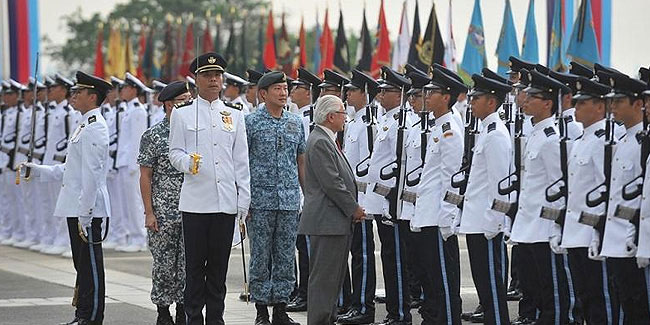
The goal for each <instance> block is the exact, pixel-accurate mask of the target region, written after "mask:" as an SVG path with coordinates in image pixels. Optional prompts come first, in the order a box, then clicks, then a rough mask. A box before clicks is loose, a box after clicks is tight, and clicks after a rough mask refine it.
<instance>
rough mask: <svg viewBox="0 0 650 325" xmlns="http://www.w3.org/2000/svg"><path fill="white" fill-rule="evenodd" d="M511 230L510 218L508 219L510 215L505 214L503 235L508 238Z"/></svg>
mask: <svg viewBox="0 0 650 325" xmlns="http://www.w3.org/2000/svg"><path fill="white" fill-rule="evenodd" d="M511 231H512V219H510V217H508V216H505V223H504V226H503V237H508V238H510V233H511Z"/></svg>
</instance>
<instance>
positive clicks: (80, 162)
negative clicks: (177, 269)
mask: <svg viewBox="0 0 650 325" xmlns="http://www.w3.org/2000/svg"><path fill="white" fill-rule="evenodd" d="M76 77H77V83H76V85H75V86H74V87H73V88H72V90H73V92H74V94H73V96H72V102H73V103H74V105H75V108H76V109H77V110H79V111H80V112H81V113H83V115H82V123H81V124H80V125H79V126H78V127H77V128H76V129H75V131H74V132H73V133H72V135H71V137H70V144H69V148H68V154H67V157H66V162H65V163H63V164H57V165H52V166H45V165H38V164H34V163H27V164H25V165H24V166H26V167H30V168H32V175H31V176H33V177H34V178H37V179H43V180H47V179H61V180H62V182H63V184H62V185H61V190H60V192H59V197H58V200H57V203H56V209H55V211H54V215H55V216H57V217H66V218H67V223H68V231H69V235H70V246H71V249H72V255H73V261H74V267H75V270H76V271H77V279H76V281H75V283H76V289H77V290H76V298H77V304H76V311H75V319H74V320H73V321H72V322H69V323H66V324H79V325H81V324H101V323H102V321H103V318H104V296H105V291H104V262H103V252H102V246H101V241H102V234H101V233H102V222H103V218H106V217H110V204H109V198H108V190H107V189H106V174H107V172H108V170H107V169H108V166H107V165H106V160H107V156H108V141H109V140H108V127H107V125H106V121H105V120H104V118H103V117H102V115H101V109H100V108H99V106H100V105H101V104H102V102H103V101H104V98H105V97H106V93H107V91H108V89H109V88H110V87H111V85H110V84H109V83H107V82H105V81H103V80H102V79H99V78H97V77H93V76H89V75H87V74H85V73H83V72H81V71H78V72H77V75H76Z"/></svg>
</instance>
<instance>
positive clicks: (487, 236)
mask: <svg viewBox="0 0 650 325" xmlns="http://www.w3.org/2000/svg"><path fill="white" fill-rule="evenodd" d="M497 235H499V232H498V231H491V230H485V231H484V232H483V236H485V239H487V240H491V239H494V237H496V236H497Z"/></svg>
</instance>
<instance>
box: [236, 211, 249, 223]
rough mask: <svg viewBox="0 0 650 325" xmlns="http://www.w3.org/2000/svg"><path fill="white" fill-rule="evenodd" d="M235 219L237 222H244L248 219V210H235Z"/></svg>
mask: <svg viewBox="0 0 650 325" xmlns="http://www.w3.org/2000/svg"><path fill="white" fill-rule="evenodd" d="M237 217H238V218H239V220H242V221H246V218H247V217H248V209H246V208H237Z"/></svg>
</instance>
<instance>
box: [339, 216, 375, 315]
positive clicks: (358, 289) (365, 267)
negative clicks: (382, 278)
mask: <svg viewBox="0 0 650 325" xmlns="http://www.w3.org/2000/svg"><path fill="white" fill-rule="evenodd" d="M350 253H351V254H352V284H351V285H349V283H350V276H349V275H348V274H347V273H348V272H346V277H345V282H347V283H348V285H349V286H351V287H352V294H351V296H350V308H354V309H357V310H359V311H360V312H361V313H362V314H366V313H370V314H374V313H375V290H376V288H377V274H376V271H375V238H374V232H373V221H372V220H365V221H363V222H359V223H355V224H354V232H353V233H352V246H350ZM344 287H345V284H344Z"/></svg>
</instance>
